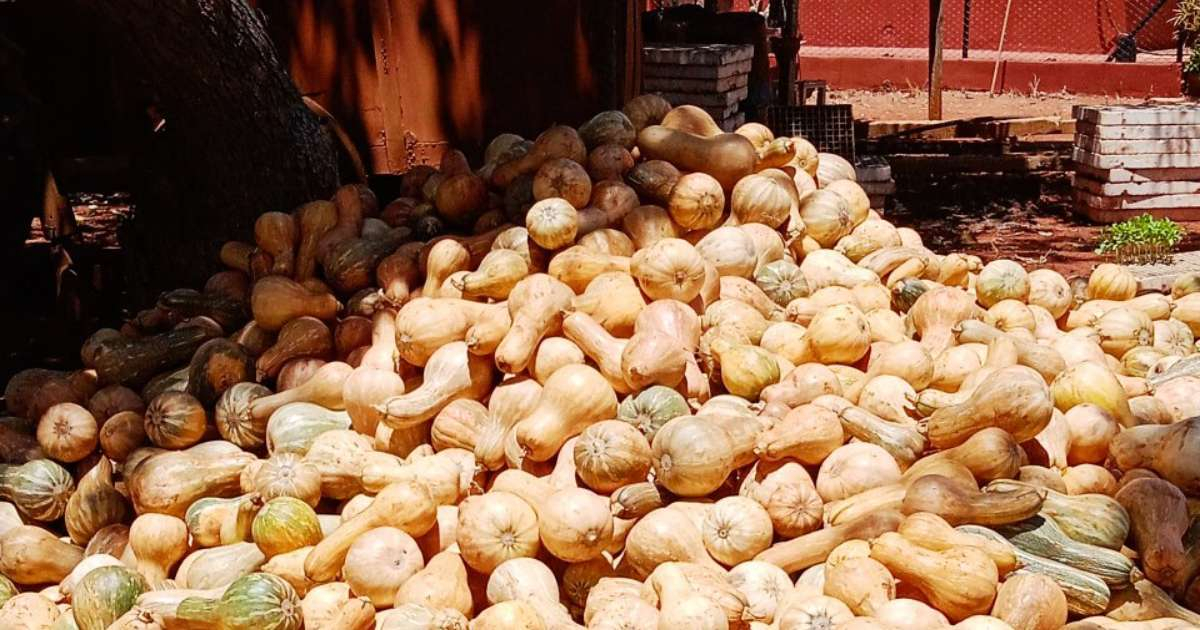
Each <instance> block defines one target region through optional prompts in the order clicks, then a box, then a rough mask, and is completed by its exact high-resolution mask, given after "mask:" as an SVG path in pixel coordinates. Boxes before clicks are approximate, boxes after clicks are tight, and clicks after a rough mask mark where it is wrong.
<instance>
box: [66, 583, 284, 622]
mask: <svg viewBox="0 0 1200 630" xmlns="http://www.w3.org/2000/svg"><path fill="white" fill-rule="evenodd" d="M176 617H177V619H179V621H181V622H182V623H183V624H185V625H183V626H182V627H196V628H206V627H210V628H219V629H220V630H300V628H301V627H303V625H304V622H303V616H302V614H301V612H300V597H299V596H298V595H296V590H295V589H293V588H292V586H291V585H290V584H288V583H287V582H286V581H285V580H284V579H283V578H281V577H279V576H276V575H271V574H269V573H251V574H249V575H244V576H242V577H240V578H238V579H237V580H235V581H234V582H233V584H230V585H229V588H227V589H225V593H224V594H223V595H221V597H220V598H218V599H208V598H204V597H189V598H187V599H185V600H183V601H182V602H180V604H179V608H178V609H177V610H176ZM186 624H190V625H186ZM81 630H83V629H81Z"/></svg>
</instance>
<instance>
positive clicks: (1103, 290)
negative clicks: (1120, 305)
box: [1087, 263, 1138, 302]
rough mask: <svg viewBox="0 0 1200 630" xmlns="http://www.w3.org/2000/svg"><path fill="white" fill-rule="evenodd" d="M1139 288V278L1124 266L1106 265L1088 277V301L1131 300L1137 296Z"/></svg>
mask: <svg viewBox="0 0 1200 630" xmlns="http://www.w3.org/2000/svg"><path fill="white" fill-rule="evenodd" d="M1137 287H1138V285H1137V278H1136V277H1134V275H1133V273H1132V272H1131V271H1129V270H1128V269H1126V268H1125V267H1124V266H1123V265H1117V264H1114V263H1104V264H1101V265H1099V266H1097V267H1096V268H1095V269H1094V270H1092V275H1090V276H1088V282H1087V299H1089V300H1116V301H1118V302H1119V301H1123V300H1129V299H1132V298H1133V296H1135V295H1137Z"/></svg>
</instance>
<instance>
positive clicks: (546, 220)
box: [525, 160, 586, 249]
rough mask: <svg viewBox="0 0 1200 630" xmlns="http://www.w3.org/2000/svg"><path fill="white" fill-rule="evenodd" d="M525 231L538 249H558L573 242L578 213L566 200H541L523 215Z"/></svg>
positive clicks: (554, 198) (577, 226)
mask: <svg viewBox="0 0 1200 630" xmlns="http://www.w3.org/2000/svg"><path fill="white" fill-rule="evenodd" d="M568 161H569V160H568ZM585 177H586V175H585ZM525 229H527V230H528V231H529V238H531V239H533V242H534V243H537V244H538V246H539V247H543V248H545V249H560V248H563V247H566V246H568V245H570V244H572V243H574V242H575V235H576V234H577V233H578V232H579V213H578V212H577V211H576V210H575V207H574V206H572V205H571V203H570V202H569V201H567V200H566V199H561V198H558V197H550V198H548V199H543V200H541V201H539V202H537V203H535V204H533V206H532V207H530V208H529V212H528V213H526V215H525Z"/></svg>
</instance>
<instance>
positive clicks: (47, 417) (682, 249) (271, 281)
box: [0, 96, 1200, 630]
mask: <svg viewBox="0 0 1200 630" xmlns="http://www.w3.org/2000/svg"><path fill="white" fill-rule="evenodd" d="M485 160H486V162H485V163H484V164H483V165H482V166H479V167H478V168H472V166H471V165H469V164H468V162H467V160H466V158H465V157H464V156H463V154H462V153H459V152H457V151H451V152H449V153H447V154H446V156H445V158H444V159H443V160H442V162H441V164H440V167H439V168H436V169H435V168H429V167H419V168H415V169H413V170H412V171H410V172H409V173H407V174H405V175H404V176H403V179H402V187H403V193H402V196H401V197H399V198H398V199H395V200H392V201H390V203H387V204H386V205H383V206H382V207H381V206H380V204H379V203H378V202H377V200H376V198H375V196H374V195H373V194H372V193H371V191H370V190H369V189H367V188H366V187H364V186H361V185H348V186H345V187H343V188H341V189H339V190H338V191H337V193H336V195H335V196H334V198H333V199H332V200H318V201H313V202H311V203H308V204H305V205H303V206H301V207H299V208H296V209H295V210H294V211H292V212H267V213H265V214H263V215H262V216H261V217H260V218H259V219H258V220H257V223H256V224H255V226H254V234H253V239H252V241H253V242H250V240H247V241H245V242H240V241H233V242H229V243H227V244H226V245H225V246H224V247H223V249H222V251H221V262H222V263H223V264H224V267H225V269H224V270H223V271H220V272H218V273H216V274H214V275H213V276H212V277H211V278H210V280H209V281H208V283H207V284H206V286H204V287H203V289H202V290H193V289H180V290H176V291H171V292H168V293H166V294H164V295H163V296H162V297H161V299H160V300H159V301H158V303H157V304H156V305H155V306H154V307H153V308H151V309H148V310H146V311H143V312H141V313H138V314H137V316H136V317H134V318H133V319H131V320H130V321H129V322H127V323H126V324H125V325H124V327H123V328H122V329H121V330H113V329H105V330H100V331H98V332H96V333H95V334H94V335H92V336H91V337H90V338H89V339H88V341H87V342H86V343H85V344H84V345H83V347H82V348H81V352H80V356H81V360H82V364H83V366H84V368H83V369H81V370H78V371H74V372H56V371H49V370H37V369H35V370H26V371H24V372H21V373H20V374H18V375H17V376H16V377H14V378H13V379H12V380H11V381H10V382H9V383H8V385H7V388H6V390H5V403H6V408H7V413H8V417H5V418H4V419H3V420H0V460H2V461H3V462H4V463H3V464H2V465H0V497H2V498H3V499H4V501H3V502H0V576H2V577H0V602H2V603H3V606H2V607H0V628H4V629H5V630H45V629H47V628H49V629H52V630H73V629H78V630H106V629H108V630H177V629H180V630H251V629H254V630H299V629H300V628H307V629H308V630H366V629H369V628H378V629H379V630H433V629H437V630H449V629H466V628H471V629H473V630H504V629H531V630H533V629H537V630H541V629H547V630H549V629H554V630H560V629H568V628H583V627H586V628H595V629H604V630H643V629H644V630H655V629H661V630H680V629H687V630H725V629H731V628H732V629H766V628H778V629H779V630H831V629H838V630H870V629H875V630H926V629H931V628H950V627H953V628H959V629H963V630H1053V629H1055V628H1060V627H1067V628H1074V629H1079V630H1082V629H1094V628H1118V629H1129V630H1166V629H1174V628H1196V627H1198V626H1200V614H1197V613H1196V612H1193V611H1195V610H1200V577H1198V576H1200V527H1197V524H1198V521H1197V520H1195V519H1194V516H1193V515H1195V514H1197V513H1200V510H1197V509H1196V508H1197V506H1200V503H1198V502H1197V500H1196V499H1197V498H1200V418H1198V417H1197V416H1200V376H1197V374H1198V373H1200V370H1197V366H1200V354H1197V353H1196V344H1195V334H1196V333H1197V332H1200V277H1197V276H1184V277H1182V278H1180V280H1179V281H1178V282H1177V283H1176V285H1175V287H1174V290H1173V291H1172V294H1171V295H1166V294H1161V293H1144V294H1139V290H1138V283H1137V281H1136V279H1135V278H1134V276H1133V275H1132V274H1131V273H1130V272H1129V271H1128V270H1126V269H1125V268H1123V267H1120V266H1117V265H1111V264H1104V265H1100V266H1099V267H1097V268H1096V269H1095V270H1094V271H1093V272H1092V273H1091V275H1090V277H1087V278H1080V279H1073V280H1072V281H1068V280H1067V279H1066V278H1064V277H1063V276H1061V275H1060V274H1058V273H1056V272H1054V271H1052V270H1047V269H1039V270H1034V271H1027V270H1026V269H1024V268H1023V267H1022V266H1021V265H1020V264H1018V263H1016V262H1013V261H1010V260H995V261H992V262H989V263H988V264H986V265H984V264H982V261H980V260H979V259H978V258H975V257H972V256H966V255H962V254H953V253H952V254H947V255H940V254H935V253H934V252H932V251H930V250H929V249H927V248H925V247H924V246H923V245H922V242H921V238H920V235H919V234H917V233H916V232H914V231H912V230H910V229H907V228H903V227H896V226H894V225H892V224H891V223H889V222H888V221H886V220H885V219H883V218H881V217H880V216H879V215H878V214H877V213H876V212H874V211H872V210H871V209H870V208H869V204H868V200H867V196H866V195H865V194H864V193H863V190H862V189H861V188H860V187H859V186H858V185H857V184H856V183H855V182H854V171H853V169H852V168H851V167H850V165H849V164H847V163H846V162H845V161H844V160H841V159H840V158H838V157H837V156H833V155H826V154H818V153H817V152H816V151H815V150H814V149H813V146H812V145H811V144H810V143H808V142H806V141H804V140H803V139H800V138H787V137H783V138H776V137H774V136H773V135H772V134H771V132H770V131H769V130H767V129H766V128H765V127H763V126H762V125H758V124H748V125H745V126H743V127H742V128H740V129H738V130H737V131H736V132H735V133H721V132H720V130H719V129H717V127H716V125H715V124H713V122H712V120H711V119H709V118H708V117H707V115H705V114H704V113H703V112H702V111H701V110H698V109H696V108H693V107H687V106H684V107H678V108H671V107H670V106H669V105H667V103H666V102H665V101H663V100H662V99H661V98H658V97H655V96H640V97H638V98H636V99H634V100H632V101H630V102H629V103H628V104H627V105H626V106H625V108H624V110H623V111H608V112H603V113H601V114H598V115H597V116H596V117H594V118H593V119H591V120H589V121H587V122H586V123H584V124H583V125H581V126H580V127H579V128H578V129H576V128H572V127H567V126H556V127H553V128H551V129H548V130H546V131H545V132H544V133H542V134H541V135H540V136H538V137H537V138H536V139H535V140H533V141H528V140H525V139H523V138H521V137H518V136H515V135H504V136H500V137H498V138H496V139H495V141H493V142H492V143H491V144H490V145H489V146H488V148H487V152H486V154H485ZM248 237H249V235H247V238H248Z"/></svg>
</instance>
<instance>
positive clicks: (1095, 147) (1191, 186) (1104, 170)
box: [1072, 104, 1200, 223]
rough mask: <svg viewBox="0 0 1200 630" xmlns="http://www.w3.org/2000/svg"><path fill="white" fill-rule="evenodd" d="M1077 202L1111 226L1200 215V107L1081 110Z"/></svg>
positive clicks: (1077, 141) (1075, 154)
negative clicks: (1143, 217)
mask: <svg viewBox="0 0 1200 630" xmlns="http://www.w3.org/2000/svg"><path fill="white" fill-rule="evenodd" d="M1075 118H1076V125H1075V147H1074V151H1073V155H1072V157H1073V159H1074V162H1075V205H1076V208H1077V209H1078V211H1079V212H1080V213H1081V214H1083V215H1084V216H1087V217H1088V218H1090V219H1092V220H1093V221H1099V222H1103V223H1112V222H1116V221H1123V220H1125V219H1128V218H1130V217H1135V216H1139V215H1142V214H1146V213H1150V214H1152V215H1154V216H1157V217H1169V218H1172V219H1177V220H1200V107H1197V106H1195V105H1177V104H1171V105H1156V104H1155V105H1137V106H1111V107H1083V106H1080V107H1076V108H1075Z"/></svg>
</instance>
